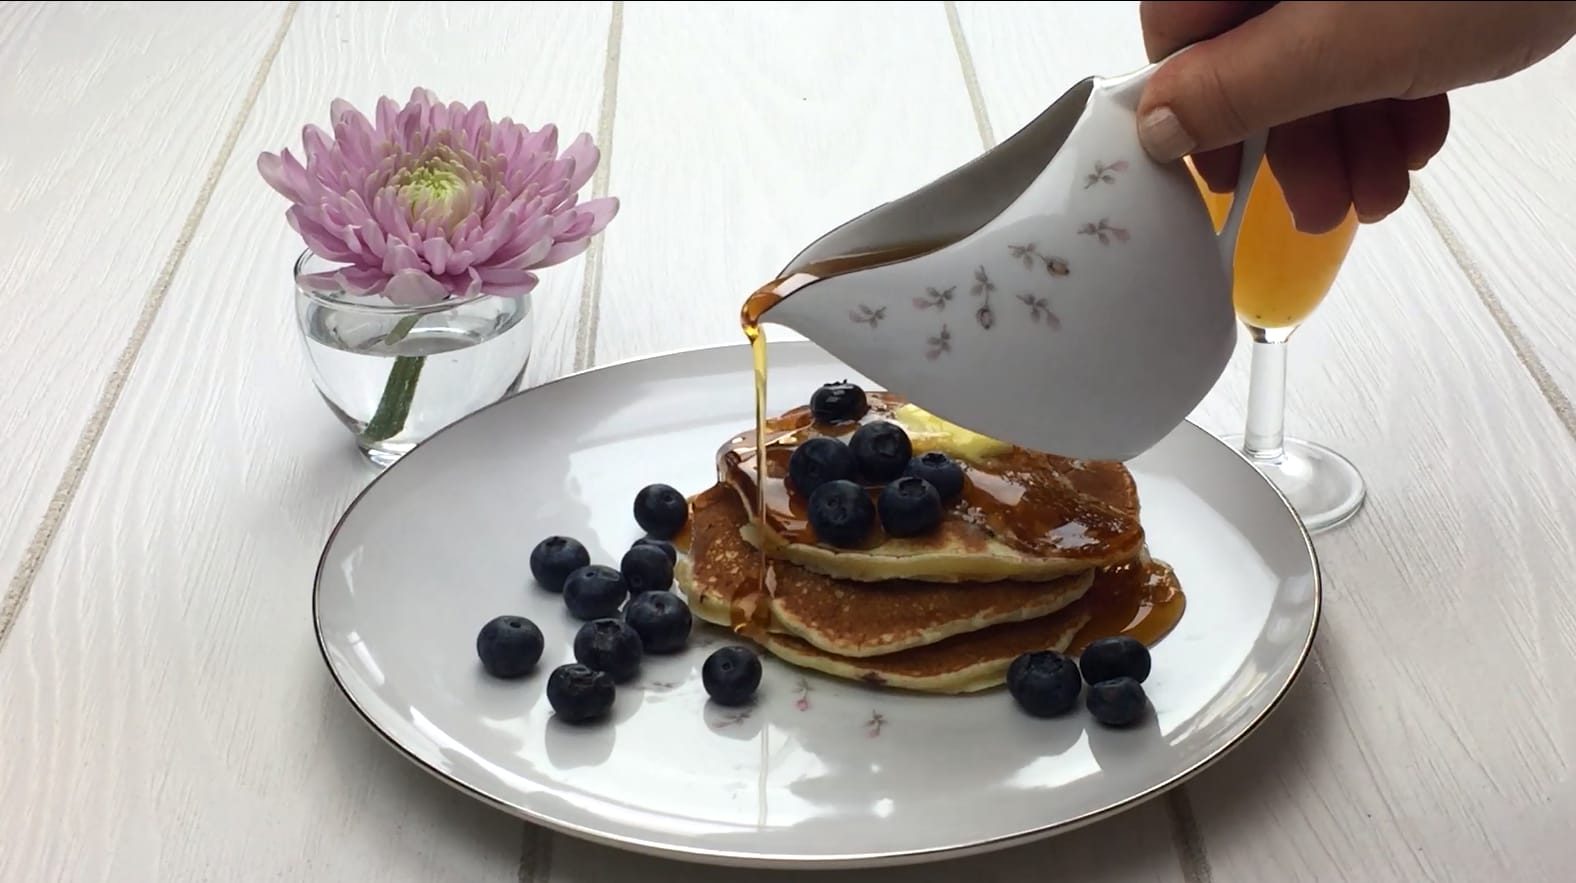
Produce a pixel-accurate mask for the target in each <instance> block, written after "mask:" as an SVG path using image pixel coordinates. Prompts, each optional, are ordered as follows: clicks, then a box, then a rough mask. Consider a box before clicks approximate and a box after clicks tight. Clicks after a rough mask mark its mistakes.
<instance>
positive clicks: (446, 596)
mask: <svg viewBox="0 0 1576 883" xmlns="http://www.w3.org/2000/svg"><path fill="white" fill-rule="evenodd" d="M770 371H771V373H770V378H771V387H770V391H769V403H770V407H771V408H772V410H773V411H778V410H782V409H785V408H788V407H792V406H794V405H797V404H799V403H800V402H802V401H807V400H808V397H809V395H810V393H811V391H813V390H814V389H815V388H816V387H817V386H819V385H820V384H822V383H825V382H827V381H831V380H841V379H843V378H844V377H847V376H849V374H850V372H848V371H847V370H846V369H845V368H844V367H843V366H842V365H841V364H840V363H837V362H835V361H834V360H832V359H831V358H830V357H829V356H827V355H826V354H825V353H824V352H823V351H821V350H820V349H818V348H816V347H814V346H813V345H811V344H808V343H797V342H796V343H789V344H783V345H774V346H773V347H772V353H771V361H770ZM851 379H855V380H862V378H858V377H853V378H851ZM754 413H755V412H754V391H753V386H752V374H751V363H750V355H749V350H748V349H747V348H745V347H743V346H735V347H720V348H714V349H703V350H695V351H688V352H681V353H675V354H671V355H665V356H661V357H658V358H652V359H645V360H640V361H635V362H627V363H622V364H618V365H613V366H609V367H605V368H601V369H597V370H593V371H589V372H585V373H581V374H578V375H575V376H572V377H569V378H565V379H563V380H561V381H558V382H554V383H550V384H547V385H544V386H541V387H539V388H536V389H534V390H531V391H529V392H526V393H524V394H522V395H519V396H516V397H514V398H512V399H509V400H506V401H504V402H502V403H500V404H498V405H495V406H493V407H491V408H488V409H486V410H484V411H482V412H480V413H478V414H475V415H473V416H471V417H469V418H467V419H465V420H463V421H461V422H460V423H458V424H456V425H454V426H452V427H450V428H448V429H446V430H444V431H443V432H441V433H439V434H438V435H437V436H435V437H434V438H432V439H431V440H429V441H428V442H427V443H426V444H423V445H421V446H419V447H418V448H416V449H415V450H413V451H412V452H411V453H409V454H408V455H406V456H405V458H404V459H402V460H401V461H400V462H399V463H397V464H396V465H395V466H394V467H393V468H391V469H389V470H387V471H386V472H385V473H384V474H383V475H381V476H380V477H379V478H378V479H377V480H376V481H374V482H373V483H372V484H371V485H370V486H369V487H368V488H367V489H366V490H365V491H364V492H363V493H362V495H361V496H360V497H359V498H358V499H357V500H356V501H355V503H354V504H353V505H352V506H351V507H350V509H349V511H348V512H347V513H346V514H345V516H344V518H343V520H342V521H341V522H340V524H339V525H338V527H337V528H336V529H335V531H334V533H333V536H332V537H331V538H330V540H329V542H328V545H327V548H326V549H325V550H324V552H323V557H322V561H321V563H320V565H319V568H318V573H317V584H316V587H315V594H314V608H315V610H314V613H315V617H316V625H317V634H318V640H319V643H320V646H321V648H322V652H323V656H324V659H325V660H326V661H327V664H328V667H329V670H330V671H331V672H332V674H333V677H334V678H335V680H336V681H337V682H338V684H339V686H340V687H341V688H342V689H343V690H344V692H345V695H346V696H347V697H349V699H350V701H351V703H352V704H353V705H354V706H355V707H356V709H357V710H358V711H359V712H360V713H361V714H362V715H363V716H364V717H365V719H366V720H367V722H368V723H369V724H371V725H372V727H373V728H374V729H375V730H376V731H377V732H378V733H380V734H381V735H382V736H383V737H384V738H385V739H387V740H388V741H389V742H390V743H391V744H392V745H393V746H395V747H396V748H397V749H399V750H400V751H401V752H402V753H404V754H405V755H406V756H407V757H409V758H410V759H411V760H413V761H415V762H416V763H417V764H419V765H420V766H422V767H423V768H425V769H427V770H428V771H429V772H431V773H433V774H435V775H436V776H438V777H439V778H441V779H442V780H444V781H446V782H448V783H450V784H451V785H454V786H455V787H457V788H460V789H462V790H464V791H466V792H467V793H470V794H471V795H473V796H475V797H477V798H479V799H481V800H484V801H487V802H489V803H491V804H493V805H494V806H497V807H499V808H501V809H503V810H506V811H508V812H511V813H514V814H516V815H519V816H521V817H523V818H526V819H529V820H531V821H534V822H537V823H540V824H542V825H545V826H547V827H549V828H552V829H555V830H558V831H562V832H565V833H568V834H571V835H575V836H580V837H584V838H587V839H589V840H592V841H596V842H600V843H605V844H610V845H613V846H617V847H621V848H625V849H631V850H636V851H640V852H646V853H652V854H658V855H665V856H668V857H672V858H681V859H688V860H692V861H701V862H709V863H717V864H729V865H738V866H753V867H766V866H783V865H787V866H796V867H804V866H825V867H833V866H840V867H849V866H872V865H881V864H898V863H905V862H916V861H923V860H928V859H935V858H941V857H955V856H958V855H964V854H969V853H975V852H982V851H986V850H990V849H996V848H1000V847H1004V846H1007V845H1011V844H1016V843H1022V842H1025V841H1028V840H1031V839H1035V838H1038V837H1043V836H1047V835H1050V834H1053V833H1060V832H1063V831H1067V830H1070V829H1072V828H1074V827H1077V826H1080V825H1082V824H1086V823H1089V822H1092V821H1094V820H1096V819H1099V818H1102V817H1105V816H1108V815H1111V814H1113V813H1116V812H1119V811H1121V810H1123V809H1126V808H1129V807H1131V806H1134V805H1136V804H1137V803H1139V802H1141V801H1143V800H1146V799H1148V798H1152V797H1154V796H1156V795H1158V794H1160V793H1161V792H1163V791H1164V790H1165V789H1167V788H1168V787H1170V786H1173V785H1176V784H1178V783H1179V782H1181V781H1183V780H1185V779H1186V778H1188V777H1189V776H1191V775H1193V774H1194V773H1197V772H1198V771H1199V770H1201V769H1202V768H1204V767H1205V766H1206V765H1208V764H1209V763H1210V762H1211V761H1213V760H1215V759H1217V758H1218V757H1220V756H1221V755H1222V754H1223V753H1225V752H1226V751H1227V750H1229V749H1230V748H1231V747H1232V746H1233V745H1235V744H1236V743H1237V742H1238V741H1240V740H1241V739H1243V738H1244V737H1245V736H1247V735H1248V734H1249V733H1250V732H1251V731H1252V730H1253V729H1254V728H1255V727H1256V726H1257V725H1258V724H1259V723H1260V722H1261V721H1262V720H1263V719H1264V717H1265V716H1266V715H1267V714H1268V713H1269V712H1270V711H1271V710H1272V709H1273V708H1274V707H1275V706H1276V704H1277V703H1278V702H1279V701H1280V699H1281V697H1282V696H1283V695H1284V694H1285V692H1286V690H1287V688H1288V687H1289V686H1290V685H1291V683H1292V681H1293V679H1294V678H1295V677H1296V676H1297V674H1298V672H1299V671H1300V669H1301V667H1302V665H1303V661H1304V659H1305V658H1306V656H1307V653H1308V649H1309V646H1310V644H1311V643H1312V640H1313V635H1314V631H1315V628H1316V626H1317V623H1318V618H1319V604H1320V590H1319V577H1318V564H1317V561H1316V558H1315V556H1314V552H1313V548H1312V546H1311V544H1310V543H1309V541H1308V538H1307V535H1306V534H1305V533H1304V531H1303V530H1302V528H1301V526H1300V525H1299V524H1298V522H1297V519H1296V518H1295V517H1294V515H1293V514H1292V512H1291V511H1290V510H1289V509H1288V508H1287V506H1286V504H1285V502H1284V501H1283V500H1282V498H1281V497H1280V496H1279V495H1278V494H1277V493H1276V492H1275V491H1274V489H1273V488H1272V486H1271V485H1269V484H1268V483H1267V482H1265V481H1264V480H1263V479H1262V478H1261V477H1260V476H1259V475H1258V473H1257V472H1255V471H1254V470H1253V469H1252V468H1251V467H1250V466H1249V465H1248V464H1247V463H1246V462H1245V461H1244V460H1243V459H1242V458H1241V457H1239V456H1238V455H1237V454H1236V453H1235V452H1233V451H1232V450H1231V449H1229V448H1228V447H1226V446H1225V445H1224V444H1222V443H1220V442H1219V441H1217V440H1216V439H1215V438H1214V437H1212V436H1210V435H1209V434H1207V433H1205V432H1204V431H1202V430H1200V429H1199V428H1197V427H1195V426H1193V425H1191V424H1186V425H1184V426H1182V427H1180V428H1178V429H1177V431H1176V432H1175V433H1173V434H1172V435H1171V436H1170V437H1169V438H1167V439H1166V440H1165V441H1164V442H1163V443H1162V444H1161V445H1160V446H1158V447H1157V448H1155V449H1153V450H1152V451H1151V452H1149V453H1148V454H1146V455H1145V456H1144V457H1142V458H1141V459H1139V460H1137V461H1134V462H1133V463H1132V464H1130V465H1131V468H1132V470H1133V472H1134V474H1135V476H1136V477H1137V480H1138V486H1139V490H1140V494H1141V497H1142V505H1143V513H1144V514H1143V521H1144V525H1145V528H1146V529H1147V531H1148V536H1149V542H1150V547H1151V550H1152V551H1153V553H1154V554H1155V555H1156V556H1157V557H1159V558H1162V559H1164V560H1166V561H1169V562H1170V563H1171V564H1172V565H1174V566H1175V568H1176V570H1177V573H1178V575H1179V576H1180V578H1181V581H1182V585H1183V589H1184V591H1185V592H1186V593H1187V596H1188V606H1187V611H1186V613H1185V615H1184V616H1183V618H1182V621H1181V623H1180V625H1179V626H1178V627H1177V629H1176V630H1175V631H1173V632H1172V634H1171V635H1170V636H1169V637H1167V638H1166V639H1165V640H1164V641H1162V642H1161V643H1160V644H1159V645H1158V646H1157V647H1156V648H1155V649H1154V654H1153V658H1154V672H1153V674H1152V675H1151V677H1150V678H1149V680H1148V681H1147V683H1146V684H1145V687H1146V689H1147V691H1148V694H1149V697H1150V700H1151V702H1152V703H1153V706H1154V714H1153V716H1152V717H1151V719H1150V720H1149V721H1148V722H1147V723H1146V724H1144V725H1141V726H1139V727H1138V728H1136V729H1133V730H1130V731H1119V730H1108V729H1102V728H1100V727H1099V726H1098V725H1097V724H1094V723H1093V722H1092V720H1091V719H1090V718H1089V717H1088V715H1087V714H1086V713H1084V712H1083V711H1082V709H1081V708H1080V709H1079V711H1078V712H1076V713H1073V714H1071V715H1069V716H1067V717H1066V718H1064V719H1057V720H1048V721H1047V720H1037V719H1032V718H1029V717H1027V716H1026V715H1024V714H1022V713H1021V712H1019V711H1018V710H1017V708H1016V707H1015V706H1014V704H1013V703H1012V701H1011V699H1010V698H1009V697H1008V696H1007V694H1006V693H1005V692H1004V691H999V690H998V691H992V692H989V693H987V694H983V695H976V696H970V697H966V698H958V697H938V696H918V695H907V694H898V693H893V692H889V691H881V690H878V689H876V688H872V687H867V686H865V685H862V684H855V683H850V682H845V681H838V680H833V679H830V678H825V677H819V676H816V675H814V674H812V673H806V672H801V671H799V670H795V669H792V668H790V667H788V666H786V665H785V664H782V663H779V662H778V661H776V660H775V659H773V658H772V657H770V656H765V657H763V660H764V662H765V666H766V672H765V677H764V680H763V682H762V685H761V690H760V693H759V695H758V697H757V701H756V704H755V705H754V706H753V707H751V708H750V709H749V711H748V713H747V714H743V713H739V712H729V711H727V710H725V709H721V708H719V707H717V706H715V705H713V704H711V703H709V702H708V700H707V697H706V694H705V691H704V689H703V688H702V686H701V683H700V676H699V669H700V664H701V662H702V661H703V660H704V658H705V656H706V654H708V653H709V652H711V651H712V650H713V649H715V648H716V647H717V646H721V643H722V642H723V641H726V640H729V636H728V635H727V633H726V632H725V631H723V630H719V629H715V628H713V627H711V626H706V625H704V624H700V623H699V622H697V630H696V632H695V636H694V637H695V641H694V644H693V645H692V647H691V649H690V650H689V652H687V653H685V654H683V655H680V656H675V657H648V658H647V660H646V663H645V668H644V671H643V673H642V674H641V675H640V676H639V677H638V679H637V680H636V681H635V682H632V683H631V684H629V685H627V686H623V687H621V688H620V689H619V691H618V696H617V700H616V704H615V707H614V712H613V716H612V718H611V719H610V720H609V722H607V723H605V724H603V725H600V726H592V727H589V728H587V727H583V726H581V727H577V726H570V725H565V724H563V723H562V722H560V721H557V720H555V719H553V716H552V711H551V709H550V707H549V706H548V704H547V700H546V696H545V693H544V685H545V682H546V673H547V672H548V671H550V670H551V669H552V668H553V667H554V666H556V665H558V664H561V663H563V662H566V661H573V659H572V653H571V649H570V642H571V638H572V636H573V634H574V631H575V629H576V627H577V626H578V625H579V623H578V622H576V621H574V620H572V619H571V618H570V617H569V616H568V614H567V613H566V612H565V610H564V608H563V603H562V599H561V596H559V595H554V594H549V593H547V592H545V591H543V590H541V589H539V588H537V587H536V586H535V585H534V584H533V582H532V580H531V576H530V572H529V569H528V566H527V559H528V557H529V555H530V553H531V548H532V546H533V545H534V544H535V543H536V542H537V541H538V540H539V539H541V538H542V537H544V536H547V535H549V534H555V533H556V534H568V535H572V536H575V537H578V538H579V539H580V540H581V541H582V542H584V543H585V544H586V545H587V547H589V549H590V550H591V554H592V557H593V560H595V561H598V562H603V563H610V564H612V565H614V566H616V565H617V563H618V559H619V557H620V556H621V555H622V554H623V552H624V550H625V549H627V548H628V547H629V545H630V543H631V542H632V541H634V540H635V539H636V538H637V537H639V536H640V530H639V528H638V527H637V526H636V525H635V523H634V519H633V516H632V514H631V506H632V501H633V498H634V495H635V492H636V491H637V490H638V489H639V488H641V487H643V486H644V485H646V484H649V483H652V482H659V481H660V482H666V483H669V484H672V485H674V486H676V487H678V488H680V489H681V490H683V491H685V492H686V493H690V492H694V491H698V490H701V489H703V488H705V487H707V486H709V485H710V484H711V483H712V482H713V481H714V480H715V475H716V473H715V467H714V464H713V461H712V456H713V453H714V452H715V450H716V449H717V447H718V445H719V444H720V443H721V442H723V441H724V440H726V439H727V438H728V437H730V436H731V435H732V434H734V433H737V432H739V431H740V430H743V429H747V428H749V427H752V426H753V425H754V419H755V418H754ZM503 613H511V614H522V615H525V616H529V617H531V618H532V619H533V620H535V621H536V622H537V623H538V624H539V625H540V626H541V628H542V630H543V632H544V633H545V636H546V639H547V645H546V651H545V653H544V655H543V658H542V661H541V666H540V668H539V671H538V673H537V674H536V675H534V676H532V677H530V678H528V679H526V680H523V681H518V682H502V681H497V680H493V679H491V678H490V677H488V676H487V675H486V674H485V673H483V672H482V670H481V668H480V665H479V664H478V661H477V658H476V654H475V650H474V641H475V636H476V632H477V630H478V629H479V628H480V627H481V625H482V624H483V623H484V622H486V621H487V620H488V619H490V618H492V617H493V616H496V615H499V614H503Z"/></svg>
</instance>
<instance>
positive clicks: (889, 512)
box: [876, 475, 941, 537]
mask: <svg viewBox="0 0 1576 883" xmlns="http://www.w3.org/2000/svg"><path fill="white" fill-rule="evenodd" d="M876 512H877V513H879V514H880V515H881V529H882V530H885V531H886V532H887V534H888V535H890V536H894V537H917V536H919V535H921V534H926V533H929V532H930V531H932V530H935V529H936V526H937V525H939V524H941V495H940V494H938V493H936V489H935V488H934V487H931V484H930V482H928V481H926V480H924V479H923V478H915V477H914V476H912V475H905V476H903V477H902V478H900V479H898V480H897V481H894V482H892V483H891V484H889V485H887V486H886V487H884V488H882V489H881V496H880V497H879V498H878V499H877V500H876Z"/></svg>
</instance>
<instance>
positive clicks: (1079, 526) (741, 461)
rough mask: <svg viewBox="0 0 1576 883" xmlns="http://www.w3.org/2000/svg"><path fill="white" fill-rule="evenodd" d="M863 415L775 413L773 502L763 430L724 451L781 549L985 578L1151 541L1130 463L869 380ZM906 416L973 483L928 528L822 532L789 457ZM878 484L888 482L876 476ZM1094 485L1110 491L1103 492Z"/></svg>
mask: <svg viewBox="0 0 1576 883" xmlns="http://www.w3.org/2000/svg"><path fill="white" fill-rule="evenodd" d="M866 398H867V403H868V408H867V410H866V411H865V413H864V414H862V415H861V416H860V418H859V420H858V421H856V422H848V423H843V424H826V423H822V422H819V421H817V420H816V419H815V418H814V416H813V415H812V413H811V410H810V408H809V406H807V405H806V406H801V407H798V408H794V409H792V410H790V411H788V412H786V413H784V414H782V415H781V416H779V417H776V418H773V419H772V420H770V421H768V426H767V436H768V438H767V444H766V466H767V468H766V513H765V517H764V518H763V517H762V513H760V512H758V511H756V510H757V508H758V500H757V489H756V468H755V458H756V445H755V433H754V431H753V430H751V431H746V432H744V433H741V434H740V435H737V436H735V437H734V438H732V439H730V440H729V441H728V442H727V443H726V444H724V445H723V447H722V448H721V449H720V450H719V451H718V452H717V476H718V479H719V481H722V482H724V483H726V484H727V485H729V486H730V487H732V488H733V489H734V490H735V491H736V493H737V494H738V496H739V499H740V500H741V501H742V502H743V503H744V505H745V507H746V511H747V517H748V519H749V521H750V523H751V524H752V525H753V526H754V528H755V530H753V531H751V532H750V533H748V534H747V538H748V539H750V540H751V541H752V542H753V543H756V544H759V543H760V541H761V539H762V535H763V534H764V538H765V540H766V542H767V548H768V550H769V551H770V554H771V556H772V557H773V558H774V559H776V560H782V561H787V562H790V563H793V564H796V565H799V566H800V567H803V568H805V569H806V570H809V571H812V572H814V573H818V574H821V575H824V576H829V577H833V578H835V579H842V580H854V581H860V582H881V581H888V580H899V579H901V580H915V581H923V582H937V583H985V582H993V581H1000V580H1014V581H1026V582H1033V581H1049V580H1056V579H1060V578H1063V577H1066V576H1069V575H1072V574H1078V573H1083V572H1086V571H1088V570H1091V569H1093V568H1098V567H1103V566H1108V565H1112V564H1117V563H1120V562H1122V561H1126V560H1130V559H1132V558H1133V557H1134V556H1135V555H1136V554H1138V551H1139V549H1140V548H1142V546H1143V543H1144V531H1143V528H1142V526H1141V525H1140V523H1139V520H1138V513H1137V492H1136V489H1135V488H1133V487H1131V484H1130V483H1131V480H1132V478H1131V475H1130V474H1128V473H1127V470H1126V468H1125V467H1123V466H1122V465H1121V464H1119V463H1102V464H1090V463H1087V462H1080V461H1073V460H1068V459H1065V458H1061V457H1055V456H1052V455H1048V454H1043V453H1039V452H1035V451H1029V450H1026V449H1024V448H1020V447H1016V446H1012V445H1006V444H1002V443H998V442H993V441H991V440H989V439H983V438H982V437H980V436H977V435H974V434H972V433H968V432H967V431H966V430H962V429H960V428H958V427H953V426H950V425H947V424H944V423H942V422H941V421H939V420H936V419H935V418H934V417H931V416H930V415H928V414H925V413H924V412H922V411H918V410H917V409H915V408H913V407H912V406H910V405H908V403H907V402H905V401H904V400H903V399H902V398H900V397H898V396H895V395H893V394H890V393H884V392H868V393H867V394H866ZM876 420H888V421H892V422H895V423H898V425H900V426H903V427H904V429H905V431H906V432H907V433H908V435H909V438H910V440H911V442H912V444H913V447H914V450H915V453H916V454H918V453H922V452H923V451H926V450H943V451H945V452H947V453H949V454H951V455H953V458H954V459H955V460H957V461H958V462H959V464H960V465H961V466H962V467H963V470H964V474H965V482H964V491H963V493H962V495H961V496H960V497H959V498H958V499H957V500H955V501H953V502H952V503H950V504H949V505H948V506H947V507H946V508H945V512H944V514H943V517H942V522H941V524H940V525H939V526H938V527H937V528H936V529H935V530H933V531H931V532H930V533H928V534H925V535H923V536H918V537H906V538H896V537H890V536H887V535H885V533H884V532H883V531H882V530H881V528H880V525H879V523H877V524H876V525H874V526H873V527H872V529H871V531H870V535H869V537H868V538H867V540H866V542H864V543H862V544H860V545H859V546H858V547H857V548H839V547H836V546H833V545H831V544H829V543H825V542H822V541H820V540H819V539H818V538H817V537H816V536H815V531H814V529H813V528H812V527H811V526H810V523H809V519H808V509H807V500H806V498H805V497H804V496H803V495H802V494H799V493H797V492H794V491H793V490H792V488H791V484H790V482H789V481H788V462H789V459H790V457H791V456H792V454H793V451H794V449H795V447H796V446H797V445H798V444H801V443H803V442H804V441H805V440H807V439H809V438H812V437H815V436H828V437H833V438H839V439H843V440H845V441H846V440H847V439H848V438H850V437H851V436H852V435H853V433H854V432H855V431H856V430H857V429H858V428H859V427H860V426H862V425H865V424H867V423H870V422H872V421H876ZM866 487H867V489H868V490H869V492H870V493H871V494H872V496H875V495H876V494H878V493H879V491H880V486H879V485H877V484H869V483H867V484H866ZM1094 491H1100V492H1101V494H1100V495H1098V496H1097V495H1096V493H1095V492H1094Z"/></svg>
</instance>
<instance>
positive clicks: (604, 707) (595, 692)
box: [547, 662, 617, 724]
mask: <svg viewBox="0 0 1576 883" xmlns="http://www.w3.org/2000/svg"><path fill="white" fill-rule="evenodd" d="M616 692H617V690H616V688H615V687H614V686H613V676H612V675H610V674H608V673H607V672H605V671H597V670H596V669H594V668H592V667H591V666H589V665H584V664H582V663H576V662H571V663H568V664H566V665H560V666H559V667H557V668H555V669H553V673H552V674H550V675H548V676H547V704H548V705H551V706H552V707H553V712H554V713H555V714H557V715H558V716H559V717H560V718H562V719H563V720H564V721H565V722H566V723H571V724H579V723H585V722H586V721H592V720H596V719H597V718H600V717H605V716H606V715H607V713H608V712H609V711H612V710H613V696H614V694H615V693H616Z"/></svg>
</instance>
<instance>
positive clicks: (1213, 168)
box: [1193, 144, 1242, 193]
mask: <svg viewBox="0 0 1576 883" xmlns="http://www.w3.org/2000/svg"><path fill="white" fill-rule="evenodd" d="M1241 165H1242V145H1240V144H1233V145H1231V146H1229V147H1222V148H1220V149H1219V150H1210V151H1206V152H1204V153H1198V154H1194V155H1193V168H1195V169H1197V170H1198V174H1199V177H1201V178H1203V179H1204V183H1205V184H1208V185H1209V189H1210V190H1213V191H1214V192H1216V193H1230V192H1231V191H1233V190H1235V189H1236V188H1237V171H1238V170H1239V168H1240V167H1241Z"/></svg>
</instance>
